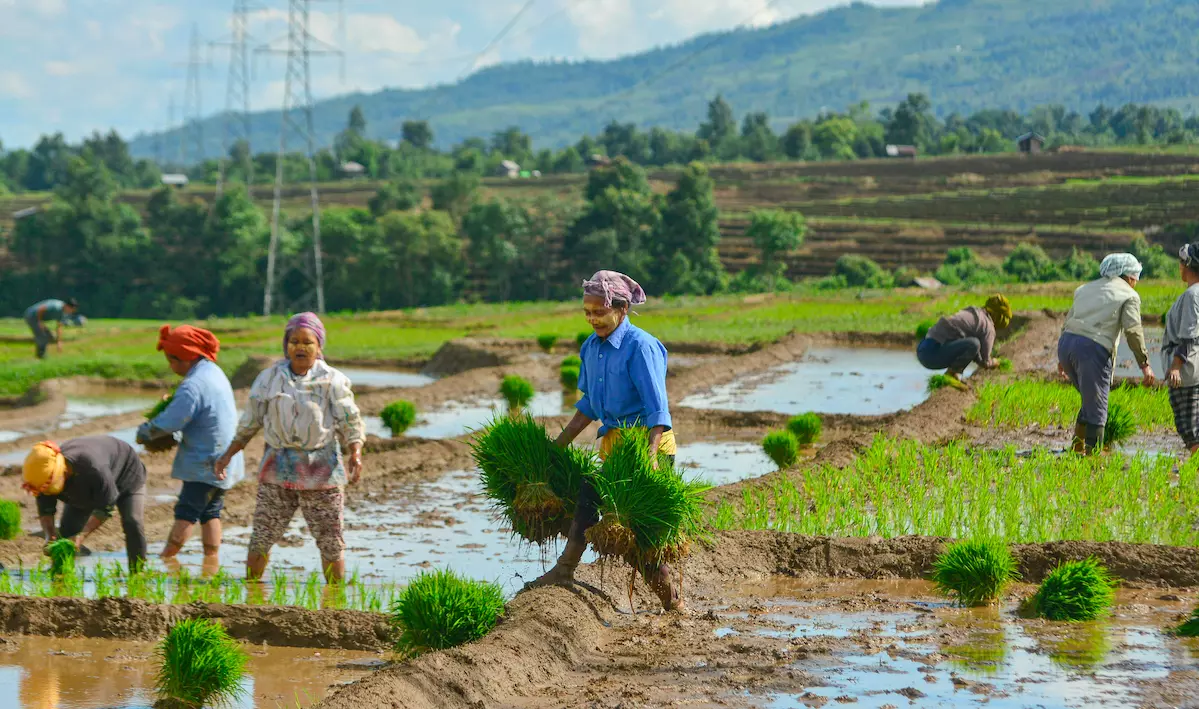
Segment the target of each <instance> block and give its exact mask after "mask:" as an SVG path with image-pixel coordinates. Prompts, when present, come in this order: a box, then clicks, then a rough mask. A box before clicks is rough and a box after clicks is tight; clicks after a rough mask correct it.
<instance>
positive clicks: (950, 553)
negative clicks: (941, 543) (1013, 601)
mask: <svg viewBox="0 0 1199 709" xmlns="http://www.w3.org/2000/svg"><path fill="white" fill-rule="evenodd" d="M1019 577H1020V575H1019V573H1017V571H1016V560H1015V559H1013V558H1012V554H1011V552H1010V551H1008V548H1007V545H1005V544H1003V543H1002V542H997V541H966V542H958V543H956V544H951V545H950V546H949V548H948V549H946V550H945V552H944V553H943V554H941V556H940V557H938V558H937V562H936V564H934V565H933V577H932V580H933V583H935V584H936V585H937V590H939V591H940V592H941V593H944V594H945V595H947V596H952V597H954V598H955V599H956V600H957V601H958V603H960V604H962V605H963V606H980V605H986V604H989V603H994V602H995V601H997V600H999V599H1000V597H1001V596H1002V595H1003V590H1004V589H1005V588H1006V587H1007V585H1008V584H1009V583H1011V582H1012V581H1014V580H1015V579H1017V578H1019Z"/></svg>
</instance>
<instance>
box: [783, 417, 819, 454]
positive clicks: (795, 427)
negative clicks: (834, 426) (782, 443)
mask: <svg viewBox="0 0 1199 709" xmlns="http://www.w3.org/2000/svg"><path fill="white" fill-rule="evenodd" d="M823 429H824V422H823V421H821V419H820V415H819V414H814V413H806V414H800V415H798V416H792V417H791V420H790V421H788V422H787V430H788V431H790V432H791V434H792V435H793V436H795V440H796V441H797V442H798V443H799V445H801V446H807V445H811V444H813V443H815V442H816V441H817V440H819V439H820V432H821V431H822V430H823Z"/></svg>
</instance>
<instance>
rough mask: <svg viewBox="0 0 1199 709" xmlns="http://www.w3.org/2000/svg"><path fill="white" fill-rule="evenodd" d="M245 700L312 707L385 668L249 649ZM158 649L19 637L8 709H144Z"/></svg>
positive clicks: (335, 653)
mask: <svg viewBox="0 0 1199 709" xmlns="http://www.w3.org/2000/svg"><path fill="white" fill-rule="evenodd" d="M245 647H246V650H247V652H248V653H249V656H250V663H249V675H250V676H249V678H248V679H247V680H246V682H245V684H244V685H243V686H244V688H245V695H244V697H243V699H242V700H241V701H240V702H237V703H235V704H232V705H230V708H229V709H252V708H255V709H265V708H270V709H276V708H277V707H293V708H294V707H297V706H309V705H311V704H314V703H316V702H317V701H319V700H320V699H323V698H324V697H325V696H326V695H327V694H328V693H329V691H330V689H331V688H334V687H336V686H337V685H340V684H343V683H346V682H352V681H354V680H356V679H360V678H361V677H362V676H363V675H364V674H366V673H368V672H371V671H372V670H373V669H375V667H377V666H378V665H379V664H381V662H382V660H381V658H380V656H379V655H378V654H375V653H367V652H352V651H346V650H319V651H318V650H306V649H300V648H280V647H266V646H256V645H246V646H245ZM153 656H154V645H153V643H145V642H132V641H127V640H126V641H119V642H118V641H112V640H83V639H61V638H41V637H33V636H26V637H13V638H8V639H5V640H4V641H3V642H2V643H0V709H101V708H103V709H142V708H143V707H144V708H147V709H148V708H149V707H150V706H152V705H153V703H154V678H155V671H156V665H155V663H154V658H153Z"/></svg>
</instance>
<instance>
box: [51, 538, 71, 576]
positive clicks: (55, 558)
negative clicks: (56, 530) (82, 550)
mask: <svg viewBox="0 0 1199 709" xmlns="http://www.w3.org/2000/svg"><path fill="white" fill-rule="evenodd" d="M76 551H77V549H76V548H75V541H74V540H73V539H56V540H55V541H53V542H50V543H49V544H48V545H46V556H48V557H50V575H51V576H53V577H54V578H62V577H64V576H74V575H75V553H76Z"/></svg>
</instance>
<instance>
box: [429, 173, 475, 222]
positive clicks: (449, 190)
mask: <svg viewBox="0 0 1199 709" xmlns="http://www.w3.org/2000/svg"><path fill="white" fill-rule="evenodd" d="M478 192H479V178H478V176H477V175H474V174H472V173H466V172H455V173H454V174H453V175H450V177H449V178H448V179H445V180H442V181H441V182H439V183H437V184H436V185H434V186H433V189H432V190H430V191H429V195H430V196H431V197H432V198H433V209H436V210H440V211H443V212H448V213H449V214H451V215H452V216H454V217H455V218H461V216H462V215H463V214H465V213H466V211H467V210H468V209H470V206H471V205H472V204H474V201H475V198H476V197H477V196H478Z"/></svg>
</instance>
